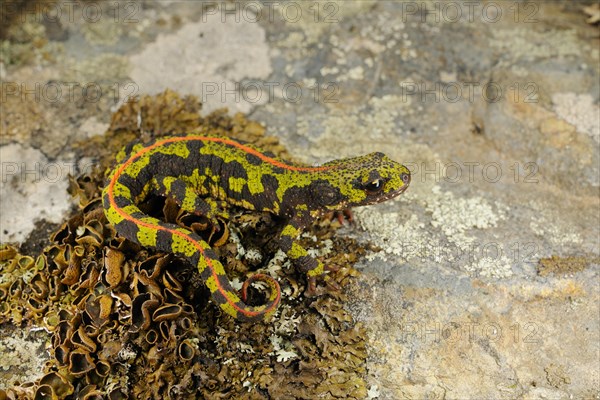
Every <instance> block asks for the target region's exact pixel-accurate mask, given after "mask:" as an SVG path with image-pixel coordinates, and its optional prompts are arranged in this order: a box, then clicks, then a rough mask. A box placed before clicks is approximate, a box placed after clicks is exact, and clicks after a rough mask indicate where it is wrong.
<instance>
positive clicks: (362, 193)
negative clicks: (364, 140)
mask: <svg viewBox="0 0 600 400" xmlns="http://www.w3.org/2000/svg"><path fill="white" fill-rule="evenodd" d="M322 167H326V168H327V169H326V170H325V171H323V172H320V173H319V176H320V178H321V179H317V180H316V181H315V182H314V184H312V185H311V186H312V188H311V196H312V204H313V205H316V207H315V209H320V210H331V211H333V210H342V209H345V208H348V207H356V206H365V205H368V204H375V203H380V202H382V201H385V200H389V199H391V198H393V197H396V196H398V195H399V194H401V193H403V192H404V191H405V190H406V189H407V188H408V185H409V183H410V171H409V170H408V168H406V167H405V166H404V165H402V164H400V163H397V162H395V161H393V160H392V159H390V158H388V157H387V156H386V155H385V154H383V153H371V154H367V155H365V156H360V157H353V158H346V159H342V160H335V161H330V162H328V163H325V164H323V165H322Z"/></svg>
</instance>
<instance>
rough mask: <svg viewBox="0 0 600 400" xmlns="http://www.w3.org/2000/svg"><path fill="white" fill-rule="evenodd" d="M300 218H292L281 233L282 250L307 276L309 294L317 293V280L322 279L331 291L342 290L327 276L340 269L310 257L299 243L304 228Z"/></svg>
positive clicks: (280, 243)
mask: <svg viewBox="0 0 600 400" xmlns="http://www.w3.org/2000/svg"><path fill="white" fill-rule="evenodd" d="M300 217H301V216H297V217H296V218H292V219H291V220H290V221H289V223H288V224H287V225H286V226H285V227H284V228H283V230H282V231H281V234H280V236H279V245H280V247H281V250H283V251H284V252H285V253H286V254H287V256H288V257H289V258H290V260H291V261H292V263H293V264H294V266H295V267H296V268H298V269H299V270H300V271H302V272H304V273H305V274H306V276H307V280H308V293H309V294H315V293H316V291H317V290H316V287H317V279H322V280H323V281H324V282H325V284H326V285H327V286H328V287H329V288H330V289H333V290H340V286H339V285H338V284H337V283H336V282H335V281H334V280H333V279H332V278H331V277H330V276H329V274H327V272H328V271H337V270H338V269H339V267H337V266H335V265H331V266H327V265H325V264H324V263H323V262H322V261H320V260H318V259H316V258H314V257H312V256H311V255H309V254H308V251H307V250H306V249H305V248H304V247H302V246H301V245H300V244H299V243H298V236H299V235H300V233H301V231H302V227H303V226H304V223H303V222H302V218H300Z"/></svg>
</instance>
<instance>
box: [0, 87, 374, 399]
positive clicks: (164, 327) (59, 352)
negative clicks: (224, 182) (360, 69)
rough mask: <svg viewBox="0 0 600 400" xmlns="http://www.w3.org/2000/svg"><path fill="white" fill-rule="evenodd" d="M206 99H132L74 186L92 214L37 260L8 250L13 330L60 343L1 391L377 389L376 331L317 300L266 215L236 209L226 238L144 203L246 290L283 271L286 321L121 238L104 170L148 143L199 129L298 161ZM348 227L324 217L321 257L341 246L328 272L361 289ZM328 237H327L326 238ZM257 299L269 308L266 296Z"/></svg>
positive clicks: (336, 296)
mask: <svg viewBox="0 0 600 400" xmlns="http://www.w3.org/2000/svg"><path fill="white" fill-rule="evenodd" d="M199 110H200V104H199V103H198V102H197V100H196V99H195V98H193V97H185V98H181V97H180V96H178V95H177V94H176V93H174V92H170V91H166V92H165V93H163V94H160V95H158V96H155V97H149V96H147V97H143V98H141V99H139V100H138V101H135V102H130V103H127V104H125V105H123V107H121V109H120V110H119V111H117V112H116V113H115V115H114V116H113V118H112V124H111V126H110V129H109V131H108V132H107V133H106V134H105V135H104V136H101V137H95V138H94V139H92V140H91V141H90V142H87V143H81V144H80V145H79V146H78V149H79V150H78V151H80V152H81V155H82V156H84V155H85V156H88V157H89V156H93V157H95V158H96V159H98V168H97V169H95V170H93V171H91V172H89V173H88V174H86V175H82V176H79V177H76V178H75V177H74V178H72V179H71V185H70V193H71V194H72V195H73V196H77V197H78V198H79V202H80V209H79V211H78V212H77V213H75V214H74V215H73V216H72V217H71V218H70V219H69V220H68V221H66V222H65V223H64V224H63V225H62V226H61V227H60V228H59V229H58V230H57V231H56V232H54V233H53V235H52V236H51V238H50V239H51V245H49V246H48V247H46V248H45V249H44V251H43V253H42V254H41V255H40V256H39V257H37V258H34V257H29V256H23V255H21V254H20V253H19V252H18V251H17V249H15V248H13V247H10V246H3V247H1V248H0V323H12V324H14V325H19V326H24V327H25V326H34V325H35V326H41V327H44V328H45V329H47V330H48V331H50V332H51V333H52V346H51V347H52V351H51V353H52V354H51V356H52V357H51V359H50V361H49V362H48V363H47V364H46V367H45V368H46V369H45V375H44V376H43V377H42V378H41V379H39V380H37V381H35V382H29V383H24V384H22V385H19V386H15V387H12V388H9V389H8V390H0V399H4V398H9V399H13V398H40V399H41V398H67V399H74V398H83V399H100V398H109V399H119V398H161V399H162V398H177V399H181V398H211V399H212V398H221V399H240V398H247V399H269V398H273V399H314V398H323V399H336V398H344V399H352V398H364V397H365V396H366V393H367V389H366V387H365V381H364V379H363V376H364V374H365V360H366V356H367V354H366V349H365V336H366V335H365V330H364V328H363V327H362V326H360V325H358V324H356V323H355V322H354V321H353V319H352V317H351V316H350V315H349V314H348V312H346V310H345V309H344V302H345V300H346V297H345V295H344V292H343V290H342V291H340V292H326V291H323V292H324V294H322V295H320V296H318V297H306V296H305V295H304V294H303V293H304V290H305V287H306V280H305V277H304V276H302V275H301V274H300V273H298V272H297V271H295V270H294V268H291V267H289V266H288V265H287V264H286V263H285V257H281V255H280V253H278V252H277V249H276V248H273V246H272V245H271V244H270V242H272V240H271V239H272V238H273V235H274V234H275V233H276V232H277V228H278V226H277V224H278V222H277V221H275V220H274V219H273V218H271V217H270V215H268V214H264V213H250V212H247V211H245V210H241V209H232V210H230V213H231V215H232V218H231V220H230V221H219V223H220V224H221V225H222V226H221V227H222V228H224V229H221V231H220V233H219V234H218V235H213V234H212V233H211V232H212V229H211V227H210V226H209V224H208V223H207V221H203V219H202V218H199V217H198V216H192V215H189V214H187V213H185V212H182V211H181V210H180V209H179V207H178V206H177V205H176V204H175V203H174V202H173V201H171V200H170V199H164V198H151V199H149V200H148V201H146V202H145V203H144V204H142V205H141V207H142V208H143V209H144V211H145V212H147V213H150V214H152V215H155V216H157V217H160V218H163V219H164V220H167V221H170V222H174V223H177V224H180V225H182V226H187V227H188V228H190V229H193V230H194V231H196V232H197V233H198V234H200V235H202V236H203V237H204V238H205V239H206V240H208V241H209V242H210V243H211V244H212V246H213V247H214V248H215V250H216V251H217V254H219V256H220V258H221V260H222V262H223V264H224V266H225V268H226V269H227V272H228V275H229V276H230V278H232V279H234V280H238V281H243V280H244V279H245V277H247V276H248V275H249V274H251V273H252V272H253V271H254V270H256V269H257V268H259V267H263V268H264V267H266V268H268V269H269V270H270V271H271V272H272V273H275V274H277V275H278V279H279V281H280V282H281V285H282V290H283V302H282V305H281V307H280V311H279V312H278V313H277V314H276V316H275V317H274V318H273V320H272V321H269V322H267V323H257V324H250V325H249V324H240V323H239V322H236V321H235V320H233V319H232V318H231V317H229V316H228V315H225V314H222V313H221V312H220V311H219V309H218V308H216V307H214V306H213V305H212V304H211V301H210V296H209V293H208V291H207V290H206V289H205V287H204V285H203V283H202V281H201V280H200V278H199V276H198V274H197V272H196V270H195V267H194V266H191V265H187V264H186V263H185V262H184V261H182V260H179V259H177V258H175V257H173V256H172V255H169V254H161V253H157V252H155V251H153V250H151V249H144V248H140V247H139V246H137V245H136V244H134V243H132V242H129V241H127V240H125V239H123V238H121V237H118V236H117V235H116V233H115V230H114V229H113V228H112V227H111V226H110V225H108V224H107V221H106V219H105V218H104V214H103V211H102V207H101V204H100V201H99V194H100V191H101V188H102V185H103V184H104V172H105V171H106V169H107V168H108V167H109V166H110V165H111V163H112V159H113V157H114V154H115V153H116V151H117V150H118V149H119V148H120V147H121V146H122V145H124V144H125V143H127V142H129V141H131V140H133V139H135V138H138V137H142V138H148V139H149V138H151V137H155V136H161V135H165V134H172V133H181V132H196V133H211V134H222V135H228V136H231V137H235V138H239V139H243V140H246V141H249V142H252V143H256V144H257V145H259V146H261V147H263V148H265V149H266V150H269V151H271V152H273V153H275V154H277V155H279V156H282V157H287V158H289V155H288V154H287V152H286V151H285V149H284V148H283V147H282V146H280V145H279V143H278V142H277V140H276V139H274V138H269V137H266V136H264V128H263V127H261V126H260V125H259V124H257V123H255V122H252V121H248V120H246V119H245V118H244V117H243V116H242V115H236V116H234V117H229V116H227V115H226V114H225V113H224V112H216V113H212V114H210V115H209V116H207V117H201V116H200V115H199ZM335 226H336V223H332V222H330V221H329V220H322V221H318V222H317V223H316V224H315V225H314V226H313V227H312V228H311V229H310V230H309V231H308V235H305V237H304V239H303V240H306V241H307V243H306V245H307V246H308V247H315V246H321V245H323V244H324V243H325V244H326V246H325V247H329V248H330V251H329V253H328V254H326V255H325V259H324V261H325V262H327V263H331V264H335V265H339V266H342V267H343V268H341V269H340V271H338V272H336V273H335V274H333V278H334V280H335V281H336V282H338V283H339V284H340V285H342V286H345V285H347V284H349V283H351V280H352V277H353V276H354V275H356V271H355V270H354V269H352V267H351V264H352V263H354V261H356V259H357V258H358V257H359V256H360V254H361V253H362V249H361V248H360V247H359V246H357V245H356V244H355V243H354V242H353V241H351V240H348V239H342V238H337V237H335V236H334V235H333V233H334V230H335ZM315 238H316V239H315ZM250 300H251V301H256V302H260V301H261V293H260V291H259V290H255V291H252V293H251V299H250Z"/></svg>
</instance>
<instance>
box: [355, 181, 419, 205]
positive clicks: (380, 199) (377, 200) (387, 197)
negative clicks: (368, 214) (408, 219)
mask: <svg viewBox="0 0 600 400" xmlns="http://www.w3.org/2000/svg"><path fill="white" fill-rule="evenodd" d="M406 189H408V185H404V186H402V187H401V188H400V189H398V190H394V191H392V192H389V193H386V194H384V195H382V196H377V197H376V198H374V199H373V200H370V201H368V202H366V203H362V204H361V205H365V206H370V205H373V204H377V203H381V202H384V201H387V200H390V199H393V198H394V197H397V196H400V195H401V194H402V193H404V192H405V191H406Z"/></svg>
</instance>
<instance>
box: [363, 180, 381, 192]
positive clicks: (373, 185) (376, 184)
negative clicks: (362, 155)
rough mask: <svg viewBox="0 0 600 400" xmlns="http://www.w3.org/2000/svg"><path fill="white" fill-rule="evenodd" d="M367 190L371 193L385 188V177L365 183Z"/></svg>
mask: <svg viewBox="0 0 600 400" xmlns="http://www.w3.org/2000/svg"><path fill="white" fill-rule="evenodd" d="M365 190H366V191H367V193H369V194H377V193H379V192H381V191H382V190H383V179H376V180H374V181H373V182H369V183H367V184H366V185H365Z"/></svg>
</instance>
